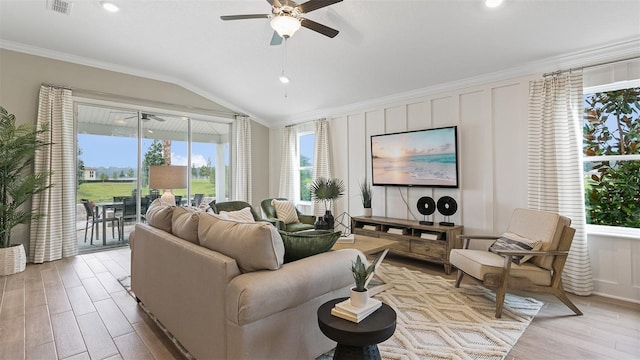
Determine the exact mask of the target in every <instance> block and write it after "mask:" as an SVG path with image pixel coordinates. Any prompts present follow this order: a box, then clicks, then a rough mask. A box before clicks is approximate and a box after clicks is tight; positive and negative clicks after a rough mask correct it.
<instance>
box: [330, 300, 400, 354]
mask: <svg viewBox="0 0 640 360" xmlns="http://www.w3.org/2000/svg"><path fill="white" fill-rule="evenodd" d="M345 299H346V298H339V299H333V300H330V301H328V302H326V303H324V304H322V305H321V306H320V307H319V308H318V325H319V326H320V330H321V331H322V333H323V334H325V335H326V336H327V337H328V338H329V339H331V340H334V341H336V342H337V343H338V345H337V346H336V350H335V352H334V353H333V358H334V359H339V360H347V359H349V360H351V359H371V360H374V359H380V351H379V350H378V344H379V343H381V342H383V341H385V340H387V339H388V338H390V337H391V335H393V332H394V331H395V330H396V312H395V311H394V310H393V309H392V308H391V307H390V306H389V305H387V304H385V303H382V306H381V307H380V308H379V309H378V310H376V311H375V312H374V313H373V314H371V315H369V316H367V317H366V318H365V319H364V320H362V321H360V322H359V323H354V322H351V321H349V320H344V319H341V318H339V317H336V316H333V315H331V309H333V306H334V305H335V304H337V303H339V302H340V301H343V300H345Z"/></svg>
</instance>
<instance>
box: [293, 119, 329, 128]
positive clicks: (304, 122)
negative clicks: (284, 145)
mask: <svg viewBox="0 0 640 360" xmlns="http://www.w3.org/2000/svg"><path fill="white" fill-rule="evenodd" d="M322 120H327V118H322V119H315V120H308V121H303V122H299V123H295V124H289V125H285V126H284V127H286V128H290V127H294V126H298V125H305V124H308V123H314V122H316V121H322Z"/></svg>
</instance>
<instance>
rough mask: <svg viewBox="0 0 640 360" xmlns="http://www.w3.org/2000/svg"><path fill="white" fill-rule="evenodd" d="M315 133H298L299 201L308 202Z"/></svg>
mask: <svg viewBox="0 0 640 360" xmlns="http://www.w3.org/2000/svg"><path fill="white" fill-rule="evenodd" d="M315 139H316V134H315V133H313V132H303V133H298V151H297V154H298V161H297V162H296V163H297V164H298V171H299V173H300V183H299V184H298V186H299V189H298V190H299V191H298V192H297V193H298V194H300V199H298V201H299V202H303V203H310V202H311V193H310V192H309V185H310V184H311V182H312V181H313V155H314V146H315Z"/></svg>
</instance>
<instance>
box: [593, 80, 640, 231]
mask: <svg viewBox="0 0 640 360" xmlns="http://www.w3.org/2000/svg"><path fill="white" fill-rule="evenodd" d="M583 99H584V102H583V103H584V122H583V131H582V133H583V143H582V144H583V146H582V147H583V155H584V156H583V165H584V186H585V205H586V218H587V224H592V225H605V226H616V227H625V228H640V80H638V81H633V82H625V83H624V84H620V83H619V84H617V86H616V85H615V84H613V85H612V86H608V87H598V88H589V89H585V91H584V98H583Z"/></svg>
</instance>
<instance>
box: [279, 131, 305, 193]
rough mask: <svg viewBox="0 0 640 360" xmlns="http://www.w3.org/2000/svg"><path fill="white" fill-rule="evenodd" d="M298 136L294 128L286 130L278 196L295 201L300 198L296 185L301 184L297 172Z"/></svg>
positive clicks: (283, 140)
mask: <svg viewBox="0 0 640 360" xmlns="http://www.w3.org/2000/svg"><path fill="white" fill-rule="evenodd" d="M297 137H298V134H297V131H296V129H295V128H294V127H293V126H287V127H285V128H284V134H283V139H282V163H281V166H280V187H279V188H278V196H279V197H283V198H287V199H289V200H291V201H295V200H296V199H299V198H300V195H299V194H298V193H297V191H296V189H297V187H296V184H297V183H300V174H299V173H298V172H297V171H296V169H297V166H296V159H297V158H298V156H297V141H298V139H297Z"/></svg>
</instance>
